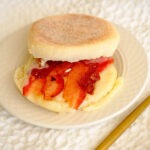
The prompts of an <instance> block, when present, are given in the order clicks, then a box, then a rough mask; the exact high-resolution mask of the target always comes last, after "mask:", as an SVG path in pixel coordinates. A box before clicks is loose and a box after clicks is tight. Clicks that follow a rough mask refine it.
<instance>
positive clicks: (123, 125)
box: [95, 96, 150, 150]
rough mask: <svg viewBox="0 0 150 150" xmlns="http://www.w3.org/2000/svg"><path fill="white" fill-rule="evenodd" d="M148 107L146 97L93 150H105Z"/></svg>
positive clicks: (149, 99) (148, 99)
mask: <svg viewBox="0 0 150 150" xmlns="http://www.w3.org/2000/svg"><path fill="white" fill-rule="evenodd" d="M149 105H150V96H148V97H147V98H146V99H145V100H144V101H143V102H142V103H141V104H140V105H138V106H137V107H136V108H135V109H134V110H133V111H132V112H131V113H130V114H129V115H128V116H127V117H126V118H125V119H124V120H123V121H122V122H121V123H120V124H119V125H118V126H117V127H116V128H115V129H114V130H113V131H112V132H111V133H110V134H109V135H108V136H107V137H106V138H105V139H104V140H103V141H102V142H101V143H100V144H99V145H98V146H97V148H96V149H95V150H107V149H108V148H109V147H110V146H111V145H112V144H113V143H114V142H115V141H116V140H117V138H118V137H119V136H120V135H121V134H122V133H123V132H124V131H125V130H126V129H127V128H128V127H129V126H130V125H131V124H132V123H133V122H134V121H135V119H136V118H137V117H138V116H139V115H140V114H141V113H142V112H143V111H144V110H145V109H146V108H147V107H148V106H149Z"/></svg>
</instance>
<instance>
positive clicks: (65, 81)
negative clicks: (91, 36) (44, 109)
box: [22, 57, 114, 109]
mask: <svg viewBox="0 0 150 150" xmlns="http://www.w3.org/2000/svg"><path fill="white" fill-rule="evenodd" d="M113 62H114V60H113V58H111V57H100V58H97V59H91V60H81V61H78V62H67V61H45V63H43V60H42V59H36V66H35V67H33V68H32V69H30V72H29V77H28V78H27V81H26V83H25V85H24V86H23V88H22V92H23V95H24V96H26V97H27V96H28V95H30V94H31V93H32V94H35V95H36V96H40V97H42V99H44V100H45V101H53V100H54V98H55V97H56V96H58V95H59V94H60V93H62V96H63V98H64V100H65V101H66V102H67V103H68V104H69V106H70V107H71V108H74V109H78V108H79V106H80V105H81V104H82V103H83V101H84V100H85V97H86V95H87V94H88V95H93V94H94V90H95V84H96V82H98V81H99V80H101V73H102V72H103V71H104V70H105V69H106V68H107V67H108V66H109V65H111V64H113Z"/></svg>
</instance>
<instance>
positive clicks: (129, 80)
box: [0, 26, 148, 129]
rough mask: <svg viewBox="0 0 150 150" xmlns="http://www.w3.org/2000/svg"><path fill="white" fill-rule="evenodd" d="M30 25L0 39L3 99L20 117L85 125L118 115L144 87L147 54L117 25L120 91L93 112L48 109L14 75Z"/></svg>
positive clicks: (60, 126) (39, 122)
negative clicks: (21, 87) (24, 92)
mask: <svg viewBox="0 0 150 150" xmlns="http://www.w3.org/2000/svg"><path fill="white" fill-rule="evenodd" d="M28 29H29V27H25V28H22V29H20V30H18V31H16V32H15V33H13V34H11V35H9V37H8V38H6V39H5V40H4V41H3V42H2V43H0V59H1V60H0V62H1V63H0V70H1V73H0V82H1V84H0V103H1V105H2V106H3V107H4V108H5V109H6V110H7V111H8V112H10V113H11V114H13V115H14V116H16V117H18V118H20V119H21V120H23V121H25V122H28V123H31V124H34V125H39V126H42V127H48V128H56V129H65V128H75V127H83V126H88V125H92V124H96V123H99V122H101V121H104V120H107V119H109V118H112V117H114V116H116V115H119V114H120V113H122V112H123V111H125V110H126V109H128V108H129V107H130V106H131V105H132V104H134V102H135V101H136V100H137V98H138V97H139V95H140V94H141V92H142V91H143V90H144V87H145V84H146V79H147V74H148V63H147V57H146V54H145V52H144V50H143V48H142V47H141V46H140V44H139V43H138V42H137V40H136V39H135V38H134V37H133V36H132V35H131V34H130V33H129V32H128V31H126V30H125V29H123V28H122V27H119V26H118V30H119V32H120V35H121V41H120V45H119V48H118V50H117V51H116V53H115V55H114V57H115V61H116V67H117V70H118V73H119V75H122V76H123V78H124V85H123V87H122V89H121V90H120V92H119V93H118V94H117V95H116V96H115V97H114V98H113V99H112V100H110V101H109V102H107V103H103V104H102V106H101V108H100V109H98V110H96V111H93V112H81V111H77V112H75V113H63V114H57V113H53V112H50V111H47V110H45V109H43V108H40V107H39V106H36V105H34V104H32V103H31V102H29V101H28V100H26V99H25V98H24V97H23V96H22V95H21V94H20V93H19V91H18V89H17V88H16V86H15V84H14V81H13V75H14V71H15V69H16V68H17V67H18V66H19V65H22V64H23V63H24V60H25V58H26V57H27V56H28V52H27V50H26V49H27V47H26V43H27V41H26V39H27V33H28Z"/></svg>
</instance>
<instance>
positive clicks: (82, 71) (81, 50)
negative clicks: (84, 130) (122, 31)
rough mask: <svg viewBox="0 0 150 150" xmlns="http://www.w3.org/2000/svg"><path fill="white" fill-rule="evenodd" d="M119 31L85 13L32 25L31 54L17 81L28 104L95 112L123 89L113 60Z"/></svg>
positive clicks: (59, 16) (59, 17) (58, 17)
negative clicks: (116, 90) (118, 86)
mask: <svg viewBox="0 0 150 150" xmlns="http://www.w3.org/2000/svg"><path fill="white" fill-rule="evenodd" d="M118 43H119V34H118V32H117V29H116V28H115V27H114V26H113V25H112V24H111V23H109V22H107V21H106V20H104V19H100V18H97V17H93V16H88V15H81V14H65V15H56V16H49V17H46V18H43V19H41V20H38V21H36V22H34V23H33V24H32V27H31V29H30V33H29V37H28V51H29V53H30V54H31V56H30V58H29V60H28V62H27V64H26V65H24V66H22V67H19V68H18V69H17V70H16V72H15V76H14V80H15V83H16V85H17V87H18V88H19V90H20V92H21V93H22V94H23V96H25V97H26V98H27V99H28V100H29V101H31V102H33V103H34V104H37V105H39V106H41V107H43V108H46V109H48V110H51V111H54V112H70V111H73V110H82V111H84V110H85V111H86V110H94V109H97V108H99V106H100V102H102V101H104V100H105V98H106V97H111V96H110V95H112V94H111V93H114V92H113V91H114V89H115V87H117V85H119V84H120V82H121V81H120V79H118V76H117V70H116V68H115V66H114V59H113V58H112V55H113V54H114V52H115V50H116V49H117V46H118Z"/></svg>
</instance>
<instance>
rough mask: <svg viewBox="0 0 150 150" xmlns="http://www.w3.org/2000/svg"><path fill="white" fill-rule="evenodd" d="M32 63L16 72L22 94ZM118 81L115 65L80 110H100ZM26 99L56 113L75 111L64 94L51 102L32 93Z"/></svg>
mask: <svg viewBox="0 0 150 150" xmlns="http://www.w3.org/2000/svg"><path fill="white" fill-rule="evenodd" d="M32 63H33V60H32V59H30V60H29V62H28V63H27V64H26V65H25V66H23V67H19V68H18V69H17V70H16V72H15V76H14V81H15V83H16V85H17V87H18V88H19V90H20V92H21V93H22V88H23V86H24V81H25V80H26V78H28V71H29V70H28V69H29V68H30V66H31V65H32ZM116 79H117V71H116V69H115V67H114V65H110V66H108V67H107V68H106V69H105V70H104V71H103V72H102V73H101V80H99V81H98V82H97V83H96V85H95V91H94V94H93V95H90V94H87V96H86V98H85V100H84V102H83V103H82V104H81V106H80V108H79V109H80V110H83V111H87V110H88V109H90V111H91V110H95V109H98V108H99V107H100V106H101V104H99V103H100V102H101V101H103V97H105V96H106V95H107V94H108V92H110V91H111V90H112V88H113V86H114V85H115V83H116ZM26 98H27V99H28V100H29V101H31V102H32V103H34V104H36V105H39V106H41V107H43V108H46V109H48V110H51V111H54V112H71V111H74V109H72V108H70V107H69V104H68V103H67V102H66V101H65V100H64V98H63V97H62V93H60V94H59V95H58V96H56V97H55V98H54V99H53V100H51V101H46V100H44V99H43V97H42V96H41V97H40V96H37V95H34V94H32V93H30V94H29V95H28V96H27V97H26Z"/></svg>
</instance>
